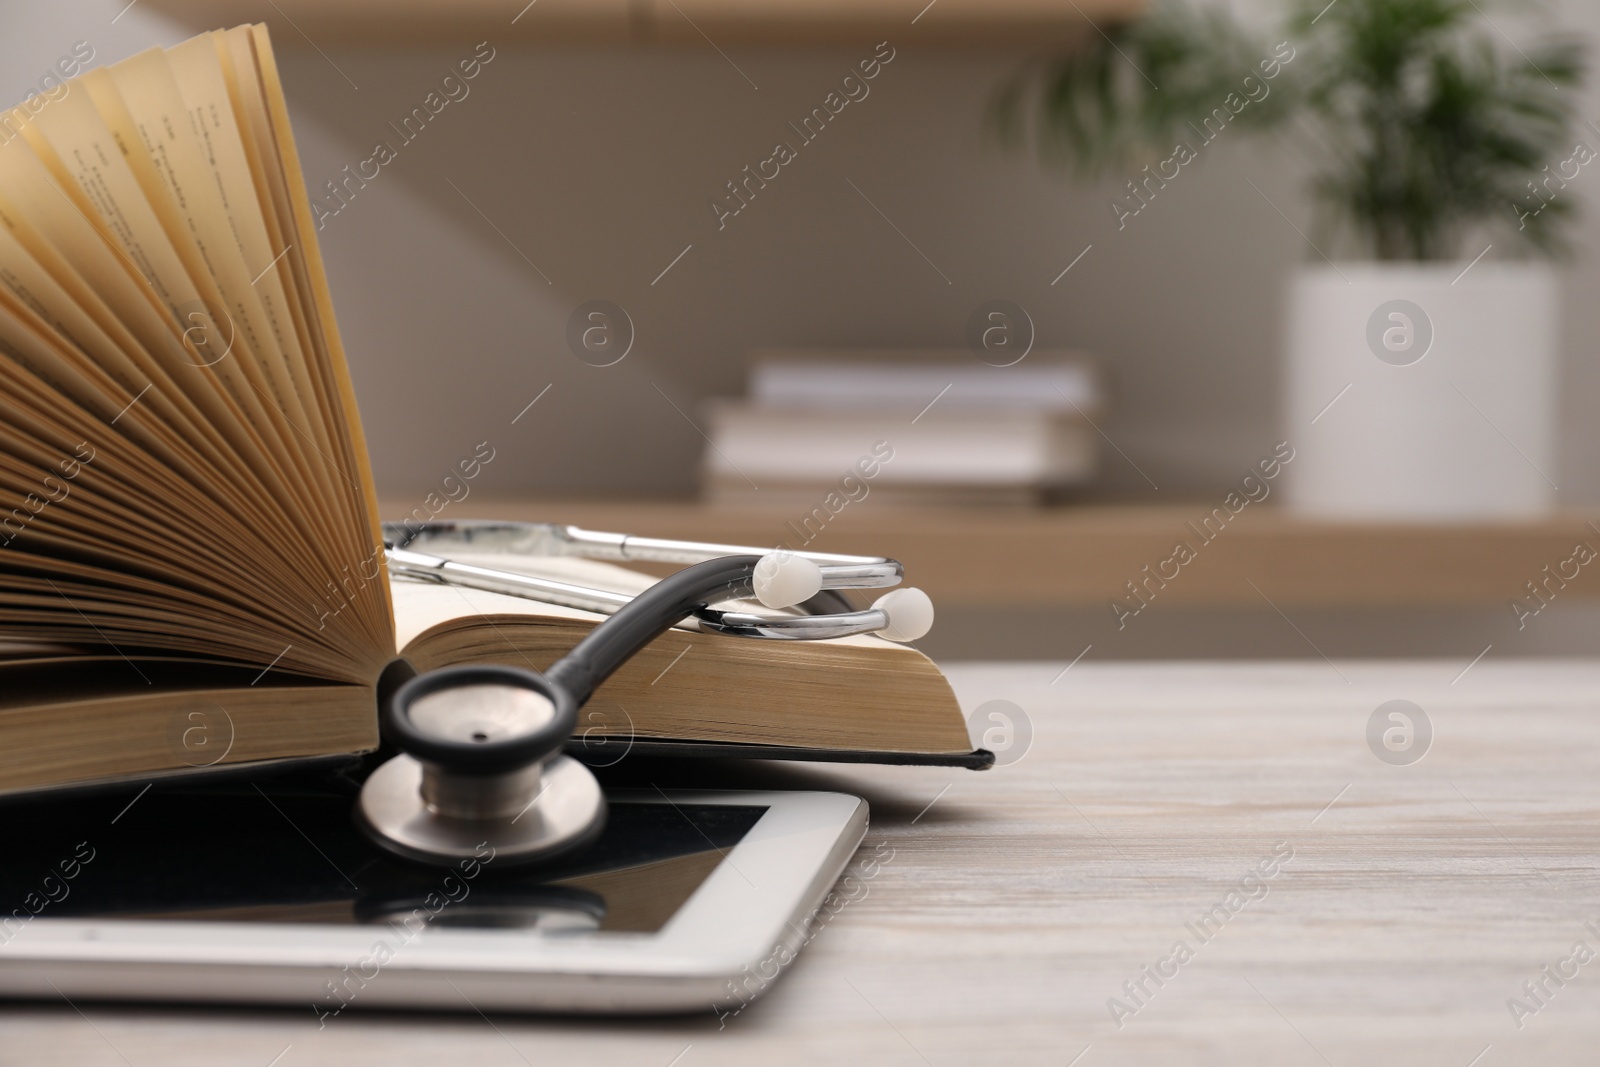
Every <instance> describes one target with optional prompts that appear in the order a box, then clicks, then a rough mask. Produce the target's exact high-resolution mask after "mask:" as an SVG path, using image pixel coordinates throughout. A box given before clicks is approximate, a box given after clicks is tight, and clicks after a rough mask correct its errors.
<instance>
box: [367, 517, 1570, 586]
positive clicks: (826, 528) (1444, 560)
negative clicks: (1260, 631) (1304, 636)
mask: <svg viewBox="0 0 1600 1067" xmlns="http://www.w3.org/2000/svg"><path fill="white" fill-rule="evenodd" d="M821 498H822V494H820V493H819V494H818V502H819V504H820V502H821ZM1220 504H1221V498H1220V497H1219V499H1218V500H1216V501H1195V502H1193V503H1189V504H1171V505H1168V504H1163V505H1137V506H1136V505H1076V506H1068V507H1056V508H1037V509H1035V508H1015V509H1006V508H1002V509H999V510H995V509H986V508H974V507H968V508H909V507H891V506H889V505H879V504H877V503H876V502H875V501H874V500H873V498H872V497H871V496H870V495H869V496H867V498H866V499H864V500H862V501H861V502H860V503H856V504H848V505H846V506H845V508H844V509H843V510H842V511H840V512H839V513H838V514H837V515H835V516H833V517H832V518H831V519H829V520H828V521H827V522H825V523H822V524H819V525H818V526H813V527H811V528H809V529H810V532H811V534H812V535H813V536H814V537H815V539H814V540H813V541H812V542H810V543H809V544H805V545H802V543H801V537H802V536H803V535H797V533H796V529H797V528H798V527H799V525H800V524H801V523H802V522H804V520H805V516H806V510H805V508H803V507H797V506H791V507H787V508H783V507H777V508H774V507H713V506H708V505H700V504H688V503H679V504H675V503H609V502H595V501H530V500H527V499H520V498H500V499H496V498H493V497H489V496H486V495H481V494H476V493H475V494H472V495H470V496H468V497H467V498H466V499H465V500H464V501H462V502H461V503H460V504H448V505H446V507H445V509H444V510H443V511H442V512H440V515H439V517H440V518H441V519H455V518H499V519H526V520H530V521H544V522H552V521H559V522H569V523H574V524H577V525H580V526H588V527H591V528H594V529H599V530H618V531H623V532H627V533H637V534H648V535H650V536H654V537H676V538H686V539H693V540H711V541H722V542H732V543H744V544H754V545H768V544H778V543H781V542H787V543H789V544H790V545H791V547H794V548H800V547H807V548H814V549H817V550H819V551H824V552H830V551H831V552H853V553H860V554H877V553H881V552H884V551H888V550H889V549H890V548H892V549H893V551H894V553H895V555H896V557H897V558H898V559H900V560H901V561H903V562H904V563H905V564H906V569H907V573H908V574H909V575H910V577H911V580H912V581H914V582H915V583H916V584H917V585H919V586H921V587H922V588H924V589H926V590H927V591H928V593H929V595H931V596H932V597H933V598H934V600H935V601H936V602H937V603H941V604H952V605H956V604H959V605H963V606H985V607H1008V606H1035V607H1062V606H1092V607H1096V608H1103V607H1104V606H1105V605H1106V604H1107V603H1108V602H1110V601H1111V600H1120V599H1123V598H1127V597H1129V595H1130V594H1129V593H1128V590H1127V586H1126V583H1128V582H1130V581H1139V582H1143V581H1144V580H1145V571H1144V567H1146V566H1147V565H1148V566H1149V567H1151V568H1152V570H1153V571H1155V572H1156V573H1157V575H1158V577H1159V575H1160V574H1161V573H1162V572H1163V570H1164V571H1165V573H1167V574H1172V573H1173V572H1174V570H1176V573H1177V577H1175V578H1173V579H1172V580H1171V581H1167V582H1165V583H1164V584H1160V585H1154V584H1153V585H1150V586H1147V587H1144V588H1145V589H1146V591H1147V592H1150V593H1153V599H1154V600H1156V601H1159V602H1161V603H1162V604H1163V605H1175V604H1187V605H1193V606H1207V607H1228V606H1246V607H1255V608H1263V607H1265V605H1264V603H1263V599H1262V598H1263V596H1266V597H1270V598H1271V600H1272V602H1273V603H1274V604H1278V605H1280V606H1286V605H1305V606H1319V607H1389V606H1396V605H1410V606H1422V605H1430V606H1452V605H1480V606H1481V605H1495V606H1501V605H1504V604H1506V603H1507V602H1509V601H1510V600H1511V599H1512V598H1515V597H1528V598H1530V600H1529V603H1530V604H1534V605H1537V603H1538V602H1537V601H1535V600H1532V599H1531V596H1532V594H1531V593H1529V591H1528V589H1527V583H1528V582H1535V581H1544V580H1546V579H1547V574H1546V572H1545V571H1544V568H1546V567H1550V568H1552V569H1559V568H1561V567H1562V566H1563V564H1566V567H1565V570H1566V573H1567V574H1568V575H1572V574H1576V577H1575V578H1573V579H1572V580H1570V581H1565V580H1561V579H1560V576H1559V574H1558V575H1557V576H1556V579H1557V580H1555V581H1554V582H1553V584H1552V585H1551V586H1550V587H1549V593H1548V595H1549V596H1550V597H1551V598H1552V599H1556V598H1562V599H1578V598H1592V597H1595V596H1600V580H1596V578H1595V576H1594V573H1591V572H1600V566H1578V565H1577V564H1576V563H1575V562H1571V557H1572V555H1573V549H1574V547H1575V546H1576V545H1577V544H1578V543H1579V542H1586V543H1588V544H1589V545H1591V546H1592V547H1593V548H1594V549H1595V550H1596V551H1600V528H1597V527H1600V523H1594V524H1591V523H1592V522H1593V519H1594V517H1593V516H1590V515H1586V514H1566V515H1559V516H1555V517H1552V518H1550V519H1546V520H1542V521H1539V522H1528V523H1504V524H1489V523H1480V524H1409V525H1408V524H1400V523H1392V524H1375V523H1332V522H1317V521H1310V520H1306V519H1298V518H1295V517H1293V516H1291V515H1287V514H1285V513H1283V512H1281V511H1278V510H1276V509H1275V508H1273V507H1271V506H1264V505H1250V506H1248V507H1246V508H1245V509H1244V510H1243V511H1242V512H1240V513H1239V514H1238V515H1237V516H1236V517H1234V518H1232V519H1231V520H1228V521H1227V522H1226V524H1225V525H1223V524H1219V527H1218V530H1216V531H1208V532H1207V536H1209V537H1210V540H1209V541H1206V540H1202V537H1201V535H1200V533H1197V531H1196V529H1195V527H1196V526H1197V525H1198V524H1199V523H1200V522H1201V521H1202V520H1203V519H1204V518H1205V516H1206V515H1208V514H1209V513H1210V510H1211V508H1212V506H1213V505H1216V506H1220ZM419 506H421V501H420V500H405V499H396V498H390V499H386V500H384V501H383V502H382V505H381V507H382V514H383V517H384V518H387V519H400V518H403V517H405V516H406V515H408V514H410V513H412V512H413V510H414V509H416V508H418V507H419ZM426 514H427V511H426V508H424V509H423V510H422V515H423V516H424V517H425V516H426ZM819 528H820V533H818V532H817V530H818V529H819ZM1179 541H1182V542H1184V543H1186V544H1188V545H1189V546H1191V547H1192V549H1193V551H1194V553H1195V557H1196V558H1195V559H1194V560H1193V561H1192V562H1189V563H1187V564H1184V565H1182V566H1181V567H1176V568H1172V567H1168V568H1163V567H1162V566H1161V564H1162V562H1163V561H1165V560H1167V559H1169V558H1170V557H1172V555H1173V549H1174V547H1175V545H1176V544H1177V543H1178V542H1179ZM1251 582H1254V583H1255V587H1252V586H1251V584H1250V583H1251ZM1562 585H1564V587H1561V588H1558V586H1562ZM1128 602H1129V603H1130V604H1134V603H1136V602H1135V601H1132V600H1129V601H1128Z"/></svg>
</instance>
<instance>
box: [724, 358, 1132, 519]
mask: <svg viewBox="0 0 1600 1067" xmlns="http://www.w3.org/2000/svg"><path fill="white" fill-rule="evenodd" d="M1104 407H1105V396H1104V390H1103V387H1102V384H1101V379H1100V374H1099V372H1098V369H1097V366H1096V364H1095V362H1094V360H1093V359H1092V358H1090V357H1088V356H1086V355H1084V354H1082V353H1076V352H1061V351H1057V352H1048V351H1035V352H1033V353H1031V354H1029V356H1028V357H1027V358H1026V359H1025V360H1024V361H1022V362H1020V363H1017V364H1015V365H1012V366H1009V367H994V366H989V365H988V364H985V363H982V362H980V361H978V360H977V359H976V358H975V357H974V356H973V355H972V354H971V353H970V352H966V351H948V352H942V351H929V350H920V351H900V350H884V351H840V350H834V351H829V352H817V351H804V352H797V351H771V352H766V353H761V354H759V355H758V358H757V361H756V363H755V365H754V366H753V368H752V370H751V374H750V385H749V395H748V396H747V397H745V398H743V399H737V400H714V401H712V402H710V404H709V405H708V407H707V410H706V421H707V427H706V429H707V439H708V445H707V448H706V450H705V457H704V465H703V470H702V483H703V485H704V488H705V495H706V497H707V499H708V500H710V501H712V502H715V503H751V504H754V503H760V504H771V503H775V502H780V501H784V500H786V499H792V500H794V501H796V502H802V503H807V504H809V503H814V502H815V501H816V500H817V499H822V498H823V497H824V495H825V494H828V493H833V494H835V495H837V496H839V497H840V499H841V500H842V501H844V502H849V501H853V500H859V499H862V498H864V497H865V496H866V495H867V494H868V493H872V494H882V495H883V497H884V498H885V499H893V500H895V501H897V502H902V503H927V504H969V503H981V504H1037V503H1041V502H1044V501H1048V500H1051V499H1054V498H1057V497H1059V496H1062V495H1064V494H1067V493H1069V492H1070V491H1072V490H1074V489H1079V488H1082V487H1083V486H1085V485H1086V484H1087V483H1088V482H1089V481H1090V480H1091V479H1092V478H1093V476H1094V473H1095V469H1096V466H1097V460H1098V451H1099V449H1098V446H1099V441H1100V435H1099V432H1098V430H1097V429H1096V428H1095V422H1096V421H1098V420H1099V418H1100V417H1101V415H1102V413H1103V410H1104Z"/></svg>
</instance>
